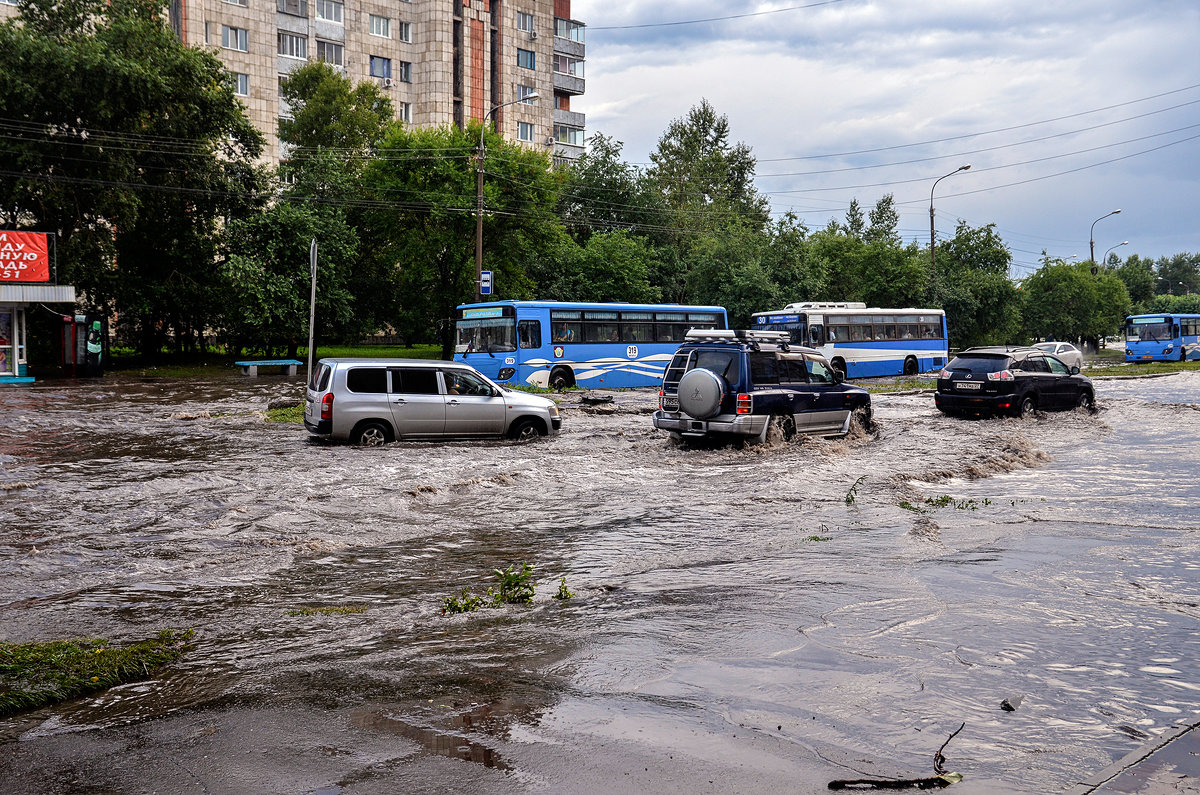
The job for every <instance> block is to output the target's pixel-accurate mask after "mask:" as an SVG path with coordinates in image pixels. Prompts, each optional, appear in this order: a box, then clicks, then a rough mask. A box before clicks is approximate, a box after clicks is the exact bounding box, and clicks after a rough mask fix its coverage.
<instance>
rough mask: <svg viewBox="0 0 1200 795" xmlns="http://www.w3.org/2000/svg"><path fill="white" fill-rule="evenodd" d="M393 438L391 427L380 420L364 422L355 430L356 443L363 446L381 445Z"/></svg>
mask: <svg viewBox="0 0 1200 795" xmlns="http://www.w3.org/2000/svg"><path fill="white" fill-rule="evenodd" d="M391 440H392V432H391V429H389V428H388V427H387V426H386V425H384V424H383V423H382V422H379V421H378V420H372V421H370V422H364V423H363V424H362V425H360V426H358V430H356V431H355V432H354V443H355V444H357V445H359V446H361V447H379V446H380V445H384V444H387V443H388V442H390V441H391Z"/></svg>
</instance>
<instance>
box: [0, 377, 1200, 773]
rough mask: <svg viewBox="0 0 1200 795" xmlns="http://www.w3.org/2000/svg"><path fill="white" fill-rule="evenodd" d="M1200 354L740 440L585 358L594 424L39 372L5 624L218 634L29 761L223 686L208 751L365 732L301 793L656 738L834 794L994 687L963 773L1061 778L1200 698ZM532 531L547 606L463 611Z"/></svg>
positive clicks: (10, 451) (27, 630)
mask: <svg viewBox="0 0 1200 795" xmlns="http://www.w3.org/2000/svg"><path fill="white" fill-rule="evenodd" d="M1197 385H1200V377H1197V376H1194V375H1192V374H1190V373H1188V374H1182V375H1180V376H1178V377H1175V378H1171V379H1154V380H1151V381H1112V382H1108V381H1097V396H1098V399H1099V400H1098V403H1099V409H1098V411H1096V412H1091V413H1089V412H1085V411H1070V412H1062V413H1053V414H1050V413H1047V414H1039V415H1037V416H1035V417H1034V418H1032V419H1029V420H1017V419H1006V418H998V419H992V420H981V421H969V420H958V419H950V418H945V417H942V416H941V415H940V414H938V413H937V412H936V410H934V408H933V405H932V398H931V396H930V395H928V394H909V395H899V396H887V395H879V396H876V397H875V398H874V402H875V406H876V409H875V417H876V424H875V427H874V428H872V429H856V430H855V432H854V433H852V434H851V435H850V436H848V437H846V438H842V439H818V438H803V437H801V438H797V439H795V440H793V441H791V442H776V443H772V444H769V445H763V446H758V447H752V446H747V447H744V448H741V449H737V448H735V447H733V446H724V447H720V446H713V447H707V448H703V449H689V448H686V447H683V446H680V445H677V444H674V443H672V442H671V441H670V440H669V439H668V438H667V436H666V435H665V434H662V433H660V432H658V431H655V430H654V429H653V428H652V427H651V425H650V420H649V413H650V412H651V411H653V409H654V407H655V401H656V397H655V394H654V393H653V392H651V391H649V390H646V391H628V392H617V393H614V401H613V403H612V404H605V405H600V406H589V405H586V404H584V403H582V402H580V401H579V398H578V396H577V393H567V394H565V395H564V396H563V415H564V425H563V433H562V434H561V435H560V436H558V437H555V438H547V439H541V440H538V441H535V442H533V443H529V444H515V443H512V442H508V441H465V442H461V441H460V442H448V443H429V442H400V443H396V444H391V445H387V446H385V447H382V448H378V449H357V448H354V447H350V446H344V445H332V444H325V443H320V442H316V441H313V440H311V439H309V437H308V436H307V434H306V433H305V432H304V431H303V429H302V428H299V427H298V426H294V425H279V424H269V423H266V422H265V421H264V417H265V407H266V404H267V403H268V402H269V401H270V400H272V399H277V398H280V397H288V396H292V397H298V396H299V387H298V386H297V385H296V384H294V383H293V384H289V383H287V382H285V381H283V380H277V379H257V380H254V381H249V380H247V379H241V378H231V379H221V380H213V381H206V382H199V383H197V382H187V383H172V382H166V381H160V382H148V383H147V382H139V381H126V382H120V381H113V382H110V381H108V380H106V381H104V382H102V383H99V384H52V385H49V386H35V387H34V388H32V389H22V390H13V392H12V397H11V400H9V401H8V404H9V406H8V410H7V411H6V413H5V416H4V417H3V418H0V465H2V466H3V470H2V472H0V508H2V510H3V515H4V517H5V518H4V521H3V524H2V525H0V608H2V609H0V640H6V641H26V640H41V639H49V638H58V637H77V636H93V637H106V638H110V639H116V640H119V639H126V638H127V639H138V638H141V637H145V636H147V635H149V634H152V633H154V632H156V631H157V630H158V629H161V628H165V627H177V628H182V627H193V628H195V629H196V631H197V642H196V646H195V648H194V649H193V650H192V652H191V653H189V655H188V656H187V657H186V658H185V659H184V661H182V662H181V663H180V664H178V665H176V666H173V667H172V668H171V669H169V670H167V671H165V672H163V673H162V674H161V675H160V677H159V678H157V679H153V680H149V681H146V682H142V683H133V684H131V685H127V686H124V687H123V688H117V689H114V690H111V691H108V692H107V693H105V694H101V695H100V696H98V697H96V698H93V699H87V700H84V701H81V702H76V703H72V704H68V705H63V706H61V707H59V708H56V709H54V710H51V711H48V712H45V713H37V714H35V715H33V716H25V717H22V718H18V719H10V720H8V721H0V737H2V738H4V740H3V741H5V742H6V748H5V750H6V751H8V750H13V751H14V754H13V755H11V756H10V762H8V763H4V762H0V771H2V770H3V768H4V765H5V764H9V765H10V766H11V767H12V769H13V770H14V771H23V772H26V773H30V772H34V771H39V770H40V771H41V772H43V773H46V774H51V775H53V773H54V772H55V771H56V770H60V771H61V769H62V767H61V766H64V765H70V764H79V763H78V762H69V761H64V760H61V759H59V760H58V761H55V760H56V759H58V758H57V757H55V756H54V755H53V754H49V753H41V754H39V752H38V751H37V750H36V749H38V748H43V749H46V748H51V747H54V746H53V745H44V744H52V743H56V742H61V741H62V740H61V738H63V737H76V738H91V737H96V738H100V737H103V738H104V740H105V742H106V743H116V744H117V745H120V744H121V743H128V744H130V745H132V744H133V743H135V742H143V743H145V742H149V743H150V746H149V747H150V749H151V750H149V751H144V752H143V753H142V754H141V756H139V758H141V759H143V760H144V761H143V763H142V765H143V767H142V768H140V769H142V770H144V771H145V772H146V774H147V775H149V774H150V771H151V770H152V768H153V760H154V759H155V757H156V755H155V751H154V749H155V748H160V749H161V751H162V753H166V750H165V749H167V748H168V747H170V745H171V743H172V742H175V746H176V747H177V748H179V747H181V746H180V743H179V736H178V732H183V731H184V729H183V728H182V727H184V726H185V725H187V724H188V721H189V720H193V719H194V718H192V717H191V716H195V715H198V714H201V712H202V713H203V714H206V715H211V716H213V717H211V720H212V721H214V722H215V725H217V726H223V727H226V729H227V730H228V731H227V732H225V733H222V732H220V731H215V732H214V734H213V738H214V739H212V740H211V741H210V740H205V741H204V742H197V743H193V744H192V745H188V744H187V743H183V745H182V747H184V748H185V749H186V748H191V747H193V746H194V747H195V749H196V750H195V753H196V754H197V755H200V754H201V752H202V751H203V752H204V753H207V754H210V755H211V754H214V753H219V752H220V751H221V750H225V751H232V750H233V740H232V739H231V738H232V737H233V736H239V737H244V736H245V735H240V734H238V733H237V732H235V731H234V727H235V726H238V727H243V729H244V726H245V725H250V726H260V728H261V726H262V724H263V723H270V725H271V726H272V727H274V728H273V729H272V731H274V732H276V733H281V732H283V729H281V728H279V726H280V725H282V724H287V725H288V726H304V727H305V732H306V733H305V734H304V742H303V743H300V744H299V745H297V743H296V742H295V740H294V738H293V739H292V740H288V741H285V740H284V739H283V738H282V736H280V737H278V738H277V743H278V748H277V749H276V750H277V752H278V759H276V760H275V761H271V760H265V759H264V760H261V761H260V762H259V764H260V766H262V767H263V768H265V769H266V770H268V771H272V772H274V773H275V774H276V775H277V776H279V777H280V778H277V779H274V780H277V781H284V780H287V781H291V779H288V778H287V777H286V775H285V774H284V773H283V772H281V771H282V769H283V767H284V766H285V765H288V764H291V765H293V766H294V765H296V764H298V762H297V760H296V758H295V756H294V755H295V754H299V753H300V750H298V748H300V747H302V746H303V747H321V748H331V749H346V748H349V747H351V746H353V747H354V748H357V749H359V750H358V751H357V752H355V753H349V752H347V753H342V752H341V751H337V752H333V751H331V752H329V753H328V754H323V755H322V754H318V755H317V756H318V757H319V758H320V760H321V762H320V764H317V763H316V762H313V760H312V758H311V755H310V756H309V757H306V758H305V764H306V765H311V768H310V767H304V766H303V765H302V766H301V767H302V768H303V769H304V770H310V769H311V771H313V772H311V773H310V774H307V775H308V777H307V778H302V779H300V781H299V784H298V785H297V787H296V788H293V789H289V790H287V791H296V790H297V789H299V790H302V791H317V790H319V789H321V787H326V789H324V790H321V791H331V792H332V791H340V789H341V788H344V787H345V786H348V784H347V783H346V782H353V781H376V782H380V781H383V782H390V783H391V784H393V785H396V786H400V785H402V784H404V783H406V782H407V783H412V782H413V781H423V780H427V779H422V778H419V776H426V775H428V774H429V773H430V771H434V770H436V771H437V772H436V774H435V776H436V780H437V781H439V782H442V783H444V785H445V788H446V789H457V788H461V787H465V786H483V787H484V788H485V789H504V788H507V787H513V788H516V789H522V788H535V789H536V788H538V787H543V788H544V787H551V788H556V789H562V790H564V791H597V785H598V782H600V781H602V780H604V778H603V772H604V771H605V770H609V769H611V768H612V766H613V765H614V764H633V762H631V760H635V761H636V762H637V765H640V766H638V767H637V770H638V771H640V774H641V776H642V777H641V778H639V779H638V781H639V782H640V783H637V784H635V785H633V786H632V787H631V789H634V790H645V789H655V788H658V789H661V788H663V787H664V786H665V787H666V788H667V789H671V788H673V787H676V786H684V785H687V784H689V783H693V784H696V785H703V784H704V783H706V782H708V781H710V780H712V781H717V780H718V779H720V780H721V781H722V782H725V783H726V784H728V785H730V786H726V787H724V789H726V790H733V791H750V790H752V789H757V788H759V787H762V786H774V785H778V784H779V783H781V782H784V781H788V782H791V786H792V787H793V788H794V787H795V786H796V782H797V781H799V782H807V783H810V784H811V785H812V787H813V789H812V791H817V790H819V789H821V788H822V787H823V786H824V783H825V781H827V780H829V779H833V778H855V777H859V776H860V775H891V776H898V777H908V776H913V775H915V774H921V775H926V774H928V773H929V770H930V767H931V760H932V756H933V752H934V751H935V750H937V748H938V746H939V745H941V743H942V742H943V741H945V740H946V738H947V736H948V734H949V733H950V732H951V731H953V729H954V728H956V727H957V726H958V725H959V723H964V722H965V723H966V728H965V729H964V730H963V732H962V733H960V734H959V735H957V736H956V737H955V738H954V740H953V742H952V743H950V745H949V746H948V748H947V750H946V752H945V753H946V756H947V758H948V759H950V760H951V762H952V764H953V766H954V769H956V770H958V771H959V772H963V773H964V774H965V775H967V779H966V781H965V782H964V785H962V786H964V791H970V790H971V788H972V787H975V788H977V789H976V790H975V791H981V792H982V791H1016V792H1025V791H1028V792H1033V791H1045V790H1047V789H1051V790H1052V789H1055V788H1062V787H1064V786H1066V785H1068V784H1070V783H1071V782H1074V781H1076V780H1080V779H1081V778H1082V777H1086V776H1087V775H1090V774H1091V773H1093V772H1095V771H1096V770H1099V769H1100V768H1102V767H1104V766H1105V765H1107V764H1108V763H1109V762H1110V761H1112V760H1113V759H1114V758H1116V757H1119V756H1121V755H1122V754H1124V753H1125V752H1126V751H1128V750H1131V749H1132V748H1133V747H1136V746H1137V744H1139V743H1140V742H1141V741H1143V740H1144V739H1146V738H1148V737H1151V736H1153V735H1154V734H1156V733H1158V732H1160V731H1162V730H1163V729H1164V728H1165V727H1167V726H1169V725H1170V724H1171V723H1172V722H1174V721H1178V720H1181V719H1185V718H1194V716H1195V715H1197V713H1200V662H1197V661H1198V660H1200V654H1197V651H1198V650H1197V643H1198V641H1197V640H1196V639H1195V637H1196V633H1195V631H1194V630H1195V622H1196V619H1197V618H1200V608H1197V605H1198V604H1200V593H1198V592H1200V585H1198V583H1200V577H1198V576H1197V567H1200V555H1198V554H1197V553H1198V552H1200V543H1198V539H1200V531H1198V529H1197V519H1196V514H1195V511H1194V507H1193V506H1195V505H1196V504H1200V493H1198V492H1200V486H1197V485H1196V484H1195V481H1194V478H1193V476H1192V473H1193V472H1194V471H1195V469H1196V465H1197V463H1198V461H1197V457H1198V454H1197V453H1196V450H1197V445H1196V444H1195V441H1196V439H1197V437H1198V431H1200V411H1198V410H1197V406H1196V404H1195V403H1194V402H1192V401H1193V400H1194V398H1190V397H1188V395H1193V396H1194V395H1195V394H1196V387H1197ZM6 397H7V396H6ZM1184 398H1187V399H1186V400H1185V399H1184ZM524 562H528V563H531V564H533V565H534V567H535V569H534V572H535V579H536V581H537V595H536V596H535V599H534V602H533V603H532V605H530V606H527V607H516V606H507V607H503V608H488V609H484V610H480V611H478V612H475V613H468V614H462V615H444V614H443V613H442V603H443V600H444V599H445V597H447V596H450V595H455V594H458V593H460V592H461V591H462V589H464V588H467V589H470V590H472V591H474V592H475V593H478V594H482V593H484V592H486V590H487V589H488V588H489V587H490V586H494V585H495V584H496V578H495V575H494V574H493V572H494V570H496V569H504V568H506V567H508V566H512V565H517V564H520V563H524ZM560 578H565V581H566V583H567V585H568V586H569V589H570V590H571V591H573V592H574V596H573V598H571V599H568V600H557V599H554V598H552V594H553V593H554V592H555V590H556V589H557V587H558V585H559V583H560ZM337 607H352V608H354V610H353V611H345V612H340V613H339V612H336V611H334V612H316V613H314V612H312V610H311V608H337ZM305 608H310V610H305ZM360 608H361V610H360ZM1018 697H1019V700H1020V702H1021V704H1022V706H1021V707H1020V708H1019V709H1018V710H1016V711H1015V712H1006V711H1003V710H1001V709H999V704H1000V702H1001V701H1002V700H1004V699H1006V698H1018ZM274 710H284V711H285V712H287V713H288V714H289V715H291V717H289V718H287V719H286V720H283V721H282V724H281V723H280V722H279V721H278V720H277V718H275V717H272V718H270V719H269V720H268V718H267V717H265V716H266V715H268V714H270V715H275V713H274V712H273V711H274ZM152 718H154V719H156V723H155V725H157V726H159V727H160V728H159V729H158V734H156V736H155V739H153V740H147V738H146V736H145V733H144V732H143V731H142V730H141V729H140V728H139V727H141V726H143V725H144V724H145V722H146V721H148V720H150V719H152ZM246 731H248V729H246ZM173 733H174V734H173ZM226 734H227V735H229V737H230V739H229V740H228V742H229V743H230V745H229V746H223V745H222V742H225V741H224V740H222V739H220V738H222V737H224V736H225V735H226ZM272 736H274V735H272V734H271V733H270V732H264V733H262V734H260V737H262V742H264V743H266V744H267V746H270V743H271V740H270V737H272ZM18 740H20V742H18ZM80 742H82V740H81V741H80ZM305 743H307V744H308V745H307V746H305V745H304V744H305ZM567 746H569V747H571V748H573V749H576V751H577V752H576V753H574V754H565V755H564V754H562V753H560V752H558V751H556V750H555V749H561V748H563V747H567ZM76 747H77V751H76V753H77V754H78V755H82V757H83V758H87V751H86V750H85V749H86V748H89V747H91V746H90V745H89V744H87V743H83V745H82V746H80V745H78V744H77V746H76ZM385 747H386V748H390V749H392V750H391V751H390V752H384V751H383V750H380V751H379V753H378V754H377V753H375V752H374V751H368V750H363V749H375V748H378V749H383V748H385ZM396 748H400V749H401V750H400V751H397V750H396ZM175 753H177V754H182V755H183V757H184V758H187V757H188V755H189V753H190V752H189V751H187V750H183V751H178V750H177V751H176V752H175ZM389 753H390V754H391V755H390V756H389ZM356 754H357V756H356ZM381 760H382V761H381ZM388 760H390V761H388ZM439 760H440V761H439ZM747 760H750V761H749V762H748V761H747ZM385 762H386V764H385ZM451 762H453V763H454V764H453V765H450V766H449V767H447V766H446V765H448V764H449V763H451ZM643 762H644V764H643ZM654 763H657V764H658V765H659V767H658V768H654V767H652V765H653V764H654ZM747 764H750V765H752V766H753V770H754V772H753V773H747V772H746V765H747ZM39 765H40V766H41V767H39ZM56 766H58V767H56ZM376 766H381V767H378V769H377V767H376ZM642 768H645V770H642ZM654 769H658V770H659V773H658V778H656V777H655V775H654V774H652V773H651V771H652V770H654ZM335 774H336V775H335ZM181 775H182V774H181ZM213 775H216V774H213ZM496 776H499V777H500V778H493V777H496ZM738 776H742V777H741V778H738ZM323 777H324V778H323ZM168 778H169V775H168ZM326 779H328V781H326ZM147 780H149V779H147ZM180 780H182V779H180ZM218 780H219V779H211V780H210V781H212V782H216V781H218ZM268 780H271V779H270V778H269V776H268ZM322 781H325V782H326V783H325V784H321V785H320V786H318V785H317V784H315V783H313V782H322ZM338 781H342V782H343V783H342V784H337V782H338ZM655 782H657V783H655ZM666 782H670V783H669V784H666ZM335 784H337V786H336V787H334V788H333V789H328V787H333V786H334V785H335ZM804 786H807V784H804Z"/></svg>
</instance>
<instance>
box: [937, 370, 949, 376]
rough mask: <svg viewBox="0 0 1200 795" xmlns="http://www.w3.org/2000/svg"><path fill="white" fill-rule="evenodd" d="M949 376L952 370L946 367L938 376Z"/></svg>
mask: <svg viewBox="0 0 1200 795" xmlns="http://www.w3.org/2000/svg"><path fill="white" fill-rule="evenodd" d="M949 377H950V371H949V370H947V369H945V368H943V369H942V371H941V372H940V373H938V378H949Z"/></svg>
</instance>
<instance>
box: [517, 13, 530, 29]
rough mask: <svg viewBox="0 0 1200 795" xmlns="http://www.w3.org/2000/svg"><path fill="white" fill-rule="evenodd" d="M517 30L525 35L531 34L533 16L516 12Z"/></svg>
mask: <svg viewBox="0 0 1200 795" xmlns="http://www.w3.org/2000/svg"><path fill="white" fill-rule="evenodd" d="M517 30H523V31H525V32H526V33H533V14H526V13H525V12H524V11H518V12H517Z"/></svg>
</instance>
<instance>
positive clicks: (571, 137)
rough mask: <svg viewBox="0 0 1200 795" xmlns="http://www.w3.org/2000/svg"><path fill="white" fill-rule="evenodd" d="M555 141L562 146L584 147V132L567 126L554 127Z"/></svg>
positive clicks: (558, 125) (557, 125)
mask: <svg viewBox="0 0 1200 795" xmlns="http://www.w3.org/2000/svg"><path fill="white" fill-rule="evenodd" d="M554 140H556V141H558V142H559V143H560V144H570V145H571V146H583V130H581V129H579V128H578V127H568V126H567V125H565V124H556V125H554Z"/></svg>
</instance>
